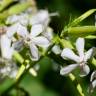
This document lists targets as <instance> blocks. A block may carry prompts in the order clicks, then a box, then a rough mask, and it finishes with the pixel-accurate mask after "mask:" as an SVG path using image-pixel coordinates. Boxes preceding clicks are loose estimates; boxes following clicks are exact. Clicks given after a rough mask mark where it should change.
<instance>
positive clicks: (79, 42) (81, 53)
mask: <svg viewBox="0 0 96 96" xmlns="http://www.w3.org/2000/svg"><path fill="white" fill-rule="evenodd" d="M84 43H85V41H84V38H78V39H77V41H76V49H77V51H78V54H79V56H80V58H81V59H83V58H84Z"/></svg>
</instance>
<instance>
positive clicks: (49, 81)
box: [0, 0, 96, 96]
mask: <svg viewBox="0 0 96 96" xmlns="http://www.w3.org/2000/svg"><path fill="white" fill-rule="evenodd" d="M37 6H38V9H48V10H49V12H50V13H52V12H58V13H59V16H58V17H52V21H51V23H50V26H51V27H52V28H53V29H54V32H55V33H59V32H61V31H62V29H63V27H64V26H65V25H67V24H68V23H69V22H70V21H72V20H73V19H75V18H76V17H78V16H79V15H81V14H82V13H84V12H85V11H87V10H89V9H92V8H96V0H37ZM94 23H95V20H94V15H91V16H90V17H88V19H86V20H84V22H83V23H82V25H91V24H93V25H94ZM88 42H91V41H88ZM89 46H90V45H89ZM58 60H59V59H57V61H58ZM58 65H60V63H59V64H58V63H56V62H54V60H51V59H50V58H48V57H45V58H44V59H43V60H42V61H41V62H40V70H39V71H38V76H37V77H33V76H32V75H31V74H29V73H28V74H27V75H26V76H25V77H24V79H23V80H22V82H21V83H20V86H21V88H23V89H24V90H25V91H26V92H25V93H26V96H28V95H29V96H77V94H78V93H77V90H76V88H75V85H74V84H73V82H72V81H71V80H70V79H69V78H68V77H63V76H60V74H59V66H58ZM89 76H90V74H89ZM89 76H87V77H85V78H79V77H78V76H77V77H78V80H79V82H80V83H81V85H82V86H83V89H84V90H83V91H84V92H85V94H86V96H90V95H88V93H87V87H88V86H89V79H90V77H89ZM10 84H11V80H10V79H8V80H6V81H5V82H4V83H2V84H0V92H2V91H4V90H5V89H6V88H7V87H8V86H9V85H10ZM8 96H25V95H24V94H23V93H22V92H20V90H19V89H18V90H15V89H13V90H12V91H11V93H10V94H9V95H8ZM92 96H96V92H94V93H93V95H92Z"/></svg>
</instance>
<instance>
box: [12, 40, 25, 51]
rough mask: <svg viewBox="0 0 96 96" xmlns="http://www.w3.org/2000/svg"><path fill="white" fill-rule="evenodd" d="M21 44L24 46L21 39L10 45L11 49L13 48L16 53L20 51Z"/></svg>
mask: <svg viewBox="0 0 96 96" xmlns="http://www.w3.org/2000/svg"><path fill="white" fill-rule="evenodd" d="M23 44H24V42H23V39H20V40H18V41H16V42H14V43H13V44H12V47H13V48H14V49H15V50H16V51H21V49H22V48H23Z"/></svg>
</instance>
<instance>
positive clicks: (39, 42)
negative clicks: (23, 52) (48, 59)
mask: <svg viewBox="0 0 96 96" xmlns="http://www.w3.org/2000/svg"><path fill="white" fill-rule="evenodd" d="M33 43H34V44H36V45H38V46H41V47H42V46H45V45H49V41H48V39H47V38H45V37H43V36H38V37H35V38H33Z"/></svg>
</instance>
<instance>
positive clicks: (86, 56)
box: [84, 48, 93, 61]
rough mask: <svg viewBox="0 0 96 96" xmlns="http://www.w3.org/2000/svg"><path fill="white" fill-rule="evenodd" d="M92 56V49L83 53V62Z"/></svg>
mask: <svg viewBox="0 0 96 96" xmlns="http://www.w3.org/2000/svg"><path fill="white" fill-rule="evenodd" d="M92 54H93V48H91V49H89V50H88V51H87V52H86V53H85V57H84V60H85V61H87V60H88V59H90V58H91V56H92Z"/></svg>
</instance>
